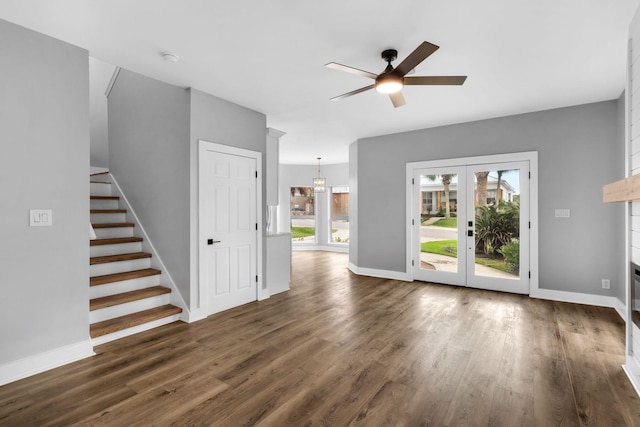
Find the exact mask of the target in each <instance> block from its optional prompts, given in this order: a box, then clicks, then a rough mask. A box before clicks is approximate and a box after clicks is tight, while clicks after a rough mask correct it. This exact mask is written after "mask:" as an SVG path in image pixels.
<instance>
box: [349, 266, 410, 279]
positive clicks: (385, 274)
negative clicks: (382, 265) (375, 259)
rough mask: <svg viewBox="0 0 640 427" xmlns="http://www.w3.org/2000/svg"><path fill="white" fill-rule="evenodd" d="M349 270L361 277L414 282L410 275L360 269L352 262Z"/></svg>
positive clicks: (373, 269)
mask: <svg viewBox="0 0 640 427" xmlns="http://www.w3.org/2000/svg"><path fill="white" fill-rule="evenodd" d="M349 270H351V272H352V273H354V274H358V275H361V276H371V277H380V278H381V279H393V280H402V281H404V282H411V281H412V280H411V277H410V275H409V274H407V273H404V272H402V271H391V270H378V269H375V268H366V267H358V266H356V265H355V264H353V263H352V262H349Z"/></svg>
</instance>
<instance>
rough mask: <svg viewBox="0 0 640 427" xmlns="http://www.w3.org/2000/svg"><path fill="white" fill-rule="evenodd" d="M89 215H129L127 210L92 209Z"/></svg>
mask: <svg viewBox="0 0 640 427" xmlns="http://www.w3.org/2000/svg"><path fill="white" fill-rule="evenodd" d="M89 213H92V214H113V213H127V210H126V209H90V210H89Z"/></svg>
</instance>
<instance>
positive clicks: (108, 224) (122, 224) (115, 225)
mask: <svg viewBox="0 0 640 427" xmlns="http://www.w3.org/2000/svg"><path fill="white" fill-rule="evenodd" d="M91 226H92V227H93V228H120V227H135V224H134V223H133V222H103V223H98V224H91Z"/></svg>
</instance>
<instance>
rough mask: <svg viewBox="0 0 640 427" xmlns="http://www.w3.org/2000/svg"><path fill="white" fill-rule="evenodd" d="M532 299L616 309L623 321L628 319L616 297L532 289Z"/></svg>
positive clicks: (623, 307) (622, 305)
mask: <svg viewBox="0 0 640 427" xmlns="http://www.w3.org/2000/svg"><path fill="white" fill-rule="evenodd" d="M529 296H530V297H531V298H540V299H548V300H553V301H561V302H571V303H574V304H586V305H596V306H599V307H610V308H613V309H615V310H616V311H617V312H618V314H619V315H620V317H622V319H626V315H625V314H624V313H625V306H624V304H622V302H621V301H620V300H619V299H618V298H616V297H609V296H604V295H593V294H583V293H579V292H567V291H556V290H552V289H539V288H538V289H532V290H531V293H530V294H529Z"/></svg>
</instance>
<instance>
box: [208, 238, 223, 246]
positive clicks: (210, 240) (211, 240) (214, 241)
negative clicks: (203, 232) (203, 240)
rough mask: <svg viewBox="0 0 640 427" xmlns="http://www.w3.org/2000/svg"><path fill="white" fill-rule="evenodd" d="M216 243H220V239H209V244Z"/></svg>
mask: <svg viewBox="0 0 640 427" xmlns="http://www.w3.org/2000/svg"><path fill="white" fill-rule="evenodd" d="M214 243H220V240H213V239H207V245H213V244H214Z"/></svg>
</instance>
